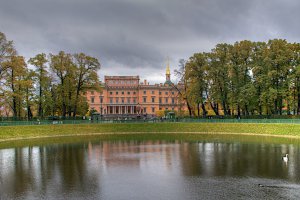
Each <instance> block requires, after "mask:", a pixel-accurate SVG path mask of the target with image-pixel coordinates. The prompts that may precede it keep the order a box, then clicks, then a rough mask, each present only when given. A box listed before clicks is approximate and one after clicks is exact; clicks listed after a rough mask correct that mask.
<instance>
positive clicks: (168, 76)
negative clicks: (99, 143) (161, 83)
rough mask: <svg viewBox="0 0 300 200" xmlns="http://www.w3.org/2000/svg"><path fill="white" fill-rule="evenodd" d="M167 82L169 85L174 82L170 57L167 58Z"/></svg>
mask: <svg viewBox="0 0 300 200" xmlns="http://www.w3.org/2000/svg"><path fill="white" fill-rule="evenodd" d="M165 84H168V85H171V84H172V82H171V72H170V63H169V57H168V58H167V69H166V82H165Z"/></svg>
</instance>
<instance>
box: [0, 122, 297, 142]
mask: <svg viewBox="0 0 300 200" xmlns="http://www.w3.org/2000/svg"><path fill="white" fill-rule="evenodd" d="M167 132H168V133H228V134H229V133H237V134H254V135H255V134H262V135H279V136H297V137H300V125H299V124H249V123H246V124H243V123H239V124H232V123H227V124H226V123H137V124H80V125H36V126H14V127H1V128H0V141H4V140H10V139H16V138H18V139H19V138H31V137H47V136H68V135H82V134H94V133H97V134H100V133H167Z"/></svg>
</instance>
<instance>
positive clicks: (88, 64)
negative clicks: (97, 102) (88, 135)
mask: <svg viewBox="0 0 300 200" xmlns="http://www.w3.org/2000/svg"><path fill="white" fill-rule="evenodd" d="M74 58H75V65H76V69H75V79H76V94H75V102H74V112H73V117H75V116H76V114H77V107H78V101H79V97H80V93H81V92H83V90H85V89H87V88H89V89H97V88H98V86H99V81H98V80H99V79H98V75H97V71H98V70H99V69H100V63H99V61H98V60H97V58H93V57H91V56H87V55H85V54H84V53H80V54H75V55H74Z"/></svg>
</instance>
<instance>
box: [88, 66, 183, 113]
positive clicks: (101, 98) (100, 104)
mask: <svg viewBox="0 0 300 200" xmlns="http://www.w3.org/2000/svg"><path fill="white" fill-rule="evenodd" d="M170 77H171V73H170V68H169V66H167V69H166V81H165V83H160V84H154V85H150V84H149V83H148V82H147V80H144V81H143V82H140V77H139V76H105V77H104V83H102V84H101V91H100V92H97V91H88V92H87V93H86V97H87V101H88V103H89V109H90V110H95V111H97V114H99V115H100V116H102V117H104V118H137V117H139V116H143V117H154V116H157V115H158V113H159V111H165V110H167V111H177V112H178V111H179V112H180V111H184V110H185V109H186V107H185V104H184V102H183V101H182V99H181V97H180V92H179V91H180V90H181V89H182V88H183V85H182V84H177V85H175V84H173V83H172V82H171V79H170Z"/></svg>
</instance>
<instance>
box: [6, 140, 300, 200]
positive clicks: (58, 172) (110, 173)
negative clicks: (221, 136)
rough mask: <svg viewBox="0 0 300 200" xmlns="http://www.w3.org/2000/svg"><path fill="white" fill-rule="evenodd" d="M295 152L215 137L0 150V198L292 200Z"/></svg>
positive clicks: (299, 167) (298, 161) (299, 162)
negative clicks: (285, 159)
mask: <svg viewBox="0 0 300 200" xmlns="http://www.w3.org/2000/svg"><path fill="white" fill-rule="evenodd" d="M285 153H288V154H289V155H290V160H289V162H288V163H284V162H283V161H282V156H283V155H284V154H285ZM299 153H300V148H299V145H297V144H263V143H262V144H260V143H251V144H247V143H239V142H236V143H235V142H232V143H231V142H222V141H219V142H207V141H206V142H201V141H200V142H179V141H174V142H165V141H142V142H141V141H114V142H112V141H93V142H84V143H76V144H59V145H46V146H33V147H25V148H10V149H2V150H0V199H1V200H2V199H128V200H132V199H151V200H152V199H172V200H174V199H180V200H182V199H300V154H299Z"/></svg>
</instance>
